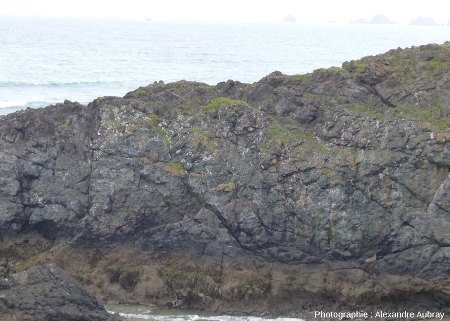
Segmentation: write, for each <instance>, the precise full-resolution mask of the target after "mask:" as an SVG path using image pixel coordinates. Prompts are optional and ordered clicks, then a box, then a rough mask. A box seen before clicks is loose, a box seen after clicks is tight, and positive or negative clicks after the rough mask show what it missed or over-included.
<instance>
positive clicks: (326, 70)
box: [314, 67, 347, 73]
mask: <svg viewBox="0 0 450 321" xmlns="http://www.w3.org/2000/svg"><path fill="white" fill-rule="evenodd" d="M314 72H331V73H341V72H347V70H345V69H344V68H341V67H330V68H320V69H316V70H314Z"/></svg>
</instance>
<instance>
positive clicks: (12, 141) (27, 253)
mask: <svg viewBox="0 0 450 321" xmlns="http://www.w3.org/2000/svg"><path fill="white" fill-rule="evenodd" d="M449 59H450V46H449V45H448V44H444V45H440V46H439V45H427V46H422V47H413V48H410V49H405V50H402V49H397V50H391V51H389V52H388V53H386V54H383V55H378V56H375V57H366V58H363V59H361V60H358V61H350V62H347V63H344V64H343V66H342V68H330V69H320V70H316V71H315V72H313V73H311V74H307V75H295V76H286V75H283V74H281V73H280V72H274V73H272V74H270V75H268V76H267V77H265V78H263V79H262V80H261V81H259V82H256V83H254V84H243V83H240V82H237V81H231V80H230V81H227V82H223V83H219V84H217V85H216V86H208V85H206V84H203V83H196V82H187V81H180V82H175V83H170V84H163V83H154V84H152V85H149V86H147V87H142V88H139V89H137V90H135V91H133V92H130V93H128V94H127V95H126V96H125V97H124V98H118V97H101V98H98V99H97V100H95V101H94V102H92V103H90V104H89V105H88V106H83V105H80V104H78V103H72V102H68V101H66V102H64V104H58V105H55V106H50V107H47V108H44V109H36V110H31V109H30V110H25V111H19V112H16V113H14V114H10V115H6V116H1V117H0V213H1V214H0V233H1V235H2V237H3V239H4V242H3V243H2V244H3V245H2V246H0V254H2V255H0V258H1V257H4V258H7V259H6V260H5V262H0V263H1V264H4V265H5V266H6V265H7V264H8V265H11V264H16V265H17V266H19V267H21V266H26V265H30V264H31V263H30V262H29V261H27V259H28V258H29V257H31V256H36V255H37V256H38V257H39V258H40V259H41V260H43V261H58V260H62V258H63V257H64V255H65V254H66V253H72V254H73V255H75V254H76V255H78V254H79V255H80V258H81V262H83V261H85V262H84V264H85V266H86V267H85V270H84V271H85V273H94V272H92V271H91V270H92V269H91V268H92V266H95V267H99V268H100V269H103V270H104V271H105V273H107V275H109V277H108V278H106V279H104V282H103V283H101V284H100V283H99V284H98V286H94V285H92V286H91V289H94V290H95V291H98V294H99V295H101V297H107V298H108V299H111V300H115V299H116V298H115V296H119V295H120V293H121V292H120V291H123V293H125V292H127V294H126V295H125V294H123V297H124V298H126V300H128V301H130V300H131V301H132V300H133V298H135V300H136V301H135V302H138V301H139V302H144V301H145V302H160V301H161V300H162V298H163V297H165V296H166V297H167V296H170V295H173V296H175V297H180V296H183V297H186V296H189V295H190V296H191V299H192V296H194V297H197V298H201V299H199V300H200V301H202V302H203V304H205V305H206V306H208V307H211V306H213V302H218V300H226V302H238V303H239V302H241V303H242V302H243V303H242V304H243V305H248V302H245V300H244V301H243V300H242V298H243V297H246V298H247V299H249V298H250V297H251V295H249V294H248V293H247V292H245V293H244V294H242V293H241V292H239V291H238V293H241V294H242V295H241V296H239V295H238V296H235V294H233V295H232V293H234V292H232V291H231V290H230V289H234V287H233V286H234V285H233V284H234V283H231V284H229V283H227V280H231V278H232V276H233V275H234V274H233V273H234V272H232V271H233V266H234V265H233V264H238V265H239V264H241V263H242V264H250V263H249V262H251V264H253V265H252V266H256V267H257V268H258V269H261V271H263V272H264V273H266V272H267V274H264V273H263V272H261V271H260V272H261V273H259V274H258V273H256V275H272V276H273V275H278V276H277V277H276V278H275V277H274V278H268V279H265V278H264V279H263V280H260V281H261V282H260V283H261V284H262V285H261V287H260V288H258V289H254V288H251V287H250V286H249V287H248V288H246V289H247V290H246V291H249V293H263V295H262V294H261V295H262V296H261V297H259V298H260V299H261V298H264V299H267V300H268V301H267V302H275V301H273V300H272V301H270V299H268V298H273V297H278V298H279V297H282V296H283V295H285V296H286V297H287V298H290V299H292V300H293V299H295V298H298V300H300V301H302V300H303V301H302V302H303V303H304V304H305V306H308V304H309V306H311V305H313V303H312V302H313V301H314V300H313V299H311V298H312V297H315V298H317V300H316V301H314V302H325V301H326V300H328V301H327V302H330V300H331V301H333V300H334V301H339V302H341V303H342V304H344V303H348V302H353V304H366V305H367V304H377V303H380V302H383V300H386V299H387V298H390V297H395V298H396V301H395V302H400V303H399V304H402V302H403V303H404V302H406V301H408V302H412V304H414V302H415V301H414V300H413V299H414V298H422V297H423V295H424V293H427V295H428V296H429V297H430V298H432V299H430V300H429V301H430V302H435V303H433V304H438V305H439V306H438V308H439V307H442V306H445V304H446V303H445V302H447V303H448V302H449V301H450V297H449V294H448V287H449V286H450V282H449V281H450V280H449V278H448V275H449V273H450V270H449V267H450V264H449V263H450V250H449V249H450V247H449V242H450V235H449V234H450V232H449V231H450V221H449V213H450V212H449V202H448V196H449V193H450V192H449V188H450V177H449V167H450V136H449V135H450V134H449V126H450V81H448V79H449V76H450V74H449V67H450V65H449ZM39 238H40V240H39V241H32V240H37V239H39ZM19 239H20V240H21V241H20V242H19V241H17V240H19ZM8 242H9V243H8ZM14 242H15V243H20V246H17V244H16V245H13V243H14ZM27 242H28V243H27ZM33 242H34V243H33ZM44 243H45V246H44V245H42V244H44ZM58 244H66V245H67V246H70V248H71V251H72V252H70V251H69V250H65V251H61V252H59V253H60V254H57V251H54V252H50V250H49V249H51V248H52V246H57V245H58ZM100 245H101V246H104V248H99V246H100ZM125 247H128V248H131V249H133V250H136V251H138V252H137V253H135V254H134V255H132V256H127V257H126V259H123V260H122V259H121V258H120V256H119V257H117V258H115V259H113V258H111V256H110V255H112V253H114V251H115V250H114V249H116V248H125ZM77 251H78V252H77ZM90 251H94V252H95V251H98V253H100V254H95V255H94V254H92V257H90V258H89V260H88V259H87V258H86V257H87V254H86V253H90ZM74 252H76V253H75V254H74ZM122 252H124V251H123V250H121V253H122ZM80 253H85V254H86V255H84V254H83V255H81V254H80ZM95 253H97V252H95ZM124 255H125V254H124ZM150 256H151V257H153V258H155V259H154V260H155V261H157V262H159V263H155V262H153V261H149V260H150V259H148V260H147V259H146V258H147V257H150ZM186 256H188V257H190V258H191V261H189V262H191V263H192V264H198V265H200V264H203V263H201V262H203V261H202V260H204V262H210V261H213V262H216V263H220V266H221V267H224V269H223V270H221V272H220V273H219V274H220V277H217V278H212V276H210V274H207V275H208V277H206V276H205V280H208V281H205V282H206V283H205V284H207V285H205V284H204V287H199V286H198V284H197V283H195V282H197V281H195V282H194V281H192V283H183V284H181V283H177V282H175V281H173V279H174V278H175V276H174V275H180V273H181V274H183V273H185V274H186V275H188V276H189V277H192V278H193V280H199V276H198V275H196V274H195V273H194V272H192V270H195V269H194V268H192V269H191V268H187V270H182V271H181V272H180V271H178V270H176V273H175V272H173V273H174V274H170V273H169V274H167V273H166V272H167V271H166V270H167V266H172V265H170V264H171V263H170V262H171V261H170V260H171V259H174V260H175V261H177V260H178V259H179V258H180V257H186ZM124 257H125V256H124ZM137 258H139V259H137ZM108 260H109V261H108ZM64 262H65V263H64V264H65V265H64V267H65V268H67V269H68V270H74V271H75V272H76V273H80V272H79V271H78V272H77V271H76V270H77V269H75V268H73V266H72V264H73V263H70V260H68V259H67V257H66V260H65V261H64ZM117 262H122V263H123V265H124V266H119V265H117V264H118V263H117ZM189 262H186V266H191V265H189V264H191V263H189ZM239 262H240V263H239ZM78 263H79V264H81V263H80V262H78ZM152 264H160V265H152ZM205 264H206V263H205ZM227 264H228V265H227ZM150 265H151V266H152V268H154V269H156V270H157V271H156V272H155V271H153V272H151V271H150V268H149V267H148V266H150ZM225 266H227V268H226V269H225ZM136 269H137V270H136ZM200 270H202V269H200ZM136 271H139V273H137V272H136ZM171 271H172V270H171ZM202 271H205V273H210V272H207V271H209V270H208V269H207V268H205V269H204V270H202ZM234 271H238V268H237V267H236V268H235V269H234ZM228 272H229V273H228ZM108 273H109V274H108ZM146 273H148V274H146ZM177 273H178V274H177ZM193 273H194V274H195V277H194V276H193ZM227 273H228V274H227ZM236 273H237V272H236ZM238 274H239V273H238ZM93 275H94V274H92V276H93ZM145 275H147V276H146V277H147V279H146V278H145V277H144V276H145ZM183 275H184V274H183ZM186 275H185V276H186ZM214 275H215V274H214ZM239 275H240V274H239ZM323 275H327V277H326V278H325V279H324V278H323ZM388 275H390V276H389V277H388ZM97 276H98V275H97ZM381 276H383V277H381ZM239 277H243V276H239ZM245 277H247V276H245ZM255 277H256V276H255ZM93 278H94V277H93ZM211 278H212V279H211ZM227 278H228V279H227ZM252 278H253V276H252ZM290 278H292V280H291V279H290ZM327 278H328V279H327ZM200 279H201V278H200ZM326 279H327V280H328V281H327V282H325V280H326ZM121 280H122V281H121ZM145 280H147V281H145ZM148 280H153V281H148ZM201 280H203V279H201ZM268 280H269V281H268ZM288 280H291V281H288ZM311 280H315V281H314V282H313V283H311V282H312V281H311ZM330 280H331V281H330ZM349 280H357V281H349ZM386 280H389V282H387V281H386ZM143 282H147V283H146V288H145V289H144V286H142V288H141V287H140V284H142V283H143ZM174 282H175V283H174ZM230 282H231V281H230ZM156 284H159V285H158V286H157V285H156ZM267 284H269V285H267ZM362 284H364V288H362V287H363V286H362ZM411 284H415V286H411ZM108 285H111V286H112V287H113V288H114V291H112V290H111V291H110V292H108V291H107V290H106V289H107V286H108ZM98 288H100V290H98ZM150 288H151V289H156V288H158V289H159V290H155V291H156V292H155V293H154V294H152V295H149V294H148V293H149V291H150V290H149V289H150ZM102 289H103V290H102ZM111 289H112V288H111ZM206 289H207V290H206ZM202 291H203V292H202ZM205 291H206V293H209V294H208V295H206V294H205ZM236 291H237V290H236ZM289 291H290V292H289ZM106 292H107V293H106ZM150 292H151V291H150ZM287 292H289V293H301V295H298V296H290V295H288V294H286V293H287ZM113 293H115V294H113ZM130 293H131V294H130ZM146 293H147V294H146ZM152 293H153V292H152ZM283 293H284V294H283ZM133 295H134V297H133ZM205 295H206V297H207V299H205ZM233 300H234V301H233ZM191 301H192V300H191ZM305 302H309V303H305ZM427 302H428V301H427ZM436 302H437V303H436ZM442 302H444V303H442ZM238 303H236V304H238ZM303 303H302V304H303ZM441 303H442V304H441ZM229 304H230V305H232V303H229ZM430 305H431V303H430ZM262 306H263V305H261V307H262ZM295 306H297V307H298V308H299V309H300V308H301V306H300V305H299V303H298V302H292V306H291V307H295ZM261 309H262V308H261Z"/></svg>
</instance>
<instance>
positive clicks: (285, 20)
mask: <svg viewBox="0 0 450 321" xmlns="http://www.w3.org/2000/svg"><path fill="white" fill-rule="evenodd" d="M283 22H297V18H295V17H294V16H293V15H291V14H288V15H287V16H286V17H285V18H284V19H283Z"/></svg>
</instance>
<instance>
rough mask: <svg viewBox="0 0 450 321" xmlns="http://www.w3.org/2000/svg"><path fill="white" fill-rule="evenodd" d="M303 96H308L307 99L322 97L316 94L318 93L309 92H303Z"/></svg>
mask: <svg viewBox="0 0 450 321" xmlns="http://www.w3.org/2000/svg"><path fill="white" fill-rule="evenodd" d="M305 97H306V98H309V99H319V98H322V96H321V95H318V94H311V93H307V94H305Z"/></svg>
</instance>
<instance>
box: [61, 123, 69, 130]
mask: <svg viewBox="0 0 450 321" xmlns="http://www.w3.org/2000/svg"><path fill="white" fill-rule="evenodd" d="M59 127H60V128H62V129H65V130H67V129H70V125H69V124H61V125H59Z"/></svg>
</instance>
